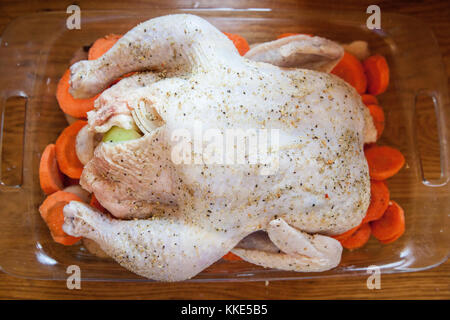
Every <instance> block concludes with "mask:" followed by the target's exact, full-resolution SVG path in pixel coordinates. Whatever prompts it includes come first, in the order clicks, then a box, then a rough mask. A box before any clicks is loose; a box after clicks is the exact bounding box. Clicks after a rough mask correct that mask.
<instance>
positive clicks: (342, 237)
mask: <svg viewBox="0 0 450 320" xmlns="http://www.w3.org/2000/svg"><path fill="white" fill-rule="evenodd" d="M360 226H361V225H360V224H359V225H357V226H356V227H354V228H352V229H350V230H347V231H345V232H344V233H341V234H337V235H335V236H332V237H333V238H334V239H336V240H338V241H344V240H346V239H348V238H350V237H351V236H352V234H354V233H355V232H356V230H358V229H359V227H360Z"/></svg>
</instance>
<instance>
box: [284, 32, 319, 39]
mask: <svg viewBox="0 0 450 320" xmlns="http://www.w3.org/2000/svg"><path fill="white" fill-rule="evenodd" d="M300 34H301V35H305V36H308V37H312V36H313V35H312V34H309V33H292V32H287V33H282V34H280V35H279V36H278V37H277V39H282V38H286V37H290V36H298V35H300Z"/></svg>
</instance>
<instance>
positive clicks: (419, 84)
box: [0, 9, 450, 281]
mask: <svg viewBox="0 0 450 320" xmlns="http://www.w3.org/2000/svg"><path fill="white" fill-rule="evenodd" d="M180 12H185V13H186V12H189V13H193V14H197V15H200V16H202V17H204V18H206V19H208V20H209V21H210V22H211V23H213V24H214V25H215V26H217V27H218V28H219V29H220V30H222V31H227V32H235V33H239V34H241V35H243V36H244V37H246V38H247V39H248V40H249V42H250V43H255V42H262V41H268V40H272V39H274V38H275V37H276V36H277V35H278V34H281V33H284V32H299V33H311V34H315V35H320V36H323V37H327V38H329V39H333V40H336V41H339V42H342V43H346V42H351V41H353V40H365V41H367V42H368V43H369V46H370V49H371V51H372V52H376V53H380V54H383V55H384V56H386V58H387V60H388V63H389V65H390V69H391V84H390V86H389V88H388V91H387V92H386V93H384V94H382V95H381V96H380V97H379V98H380V101H381V105H382V106H383V107H384V110H385V113H386V119H387V123H386V129H385V132H384V134H383V137H382V139H381V141H380V143H381V144H387V145H390V146H393V147H396V148H398V149H400V150H401V152H402V153H403V154H404V155H405V157H406V162H407V165H406V166H405V168H404V169H403V170H401V172H400V173H399V174H398V175H396V176H395V177H394V178H392V179H390V180H389V181H388V185H389V189H390V191H391V198H392V199H395V201H397V202H398V203H399V204H400V205H401V206H402V207H403V208H404V209H405V213H406V232H405V234H404V236H403V237H401V238H400V240H398V241H396V242H395V243H393V244H390V245H380V244H379V243H378V242H377V241H376V240H375V239H373V238H372V239H371V240H370V241H369V243H368V244H367V245H366V246H365V247H364V248H363V249H360V250H356V251H353V252H350V251H347V250H345V251H344V254H343V258H342V262H341V264H340V266H339V267H337V268H335V269H333V270H330V271H328V272H323V273H295V272H286V271H280V270H273V269H264V268H262V267H258V266H255V265H251V264H249V263H246V262H240V261H238V262H227V261H218V262H216V263H215V264H213V265H212V266H211V267H209V268H208V269H206V270H204V271H203V272H202V273H200V274H199V275H197V276H196V277H195V278H194V279H191V280H189V281H249V280H279V279H301V278H316V277H321V278H323V277H332V276H340V275H349V274H351V275H358V274H366V270H367V267H368V266H371V265H377V266H379V267H380V268H381V272H382V273H396V272H411V271H419V270H424V269H427V268H431V267H433V266H436V265H439V264H440V263H442V262H444V261H445V260H446V259H447V257H448V254H449V248H448V245H449V228H448V226H449V213H450V187H449V184H448V179H449V166H448V158H449V151H448V141H449V131H448V126H449V123H450V110H449V100H448V93H447V91H448V90H447V89H448V88H447V78H446V75H445V73H444V70H445V68H444V67H443V64H442V61H441V57H440V54H439V50H438V47H437V44H436V41H435V39H434V37H433V34H432V33H431V31H430V30H429V29H428V28H427V27H425V26H424V25H422V24H421V23H420V22H418V21H417V20H415V19H413V18H411V17H408V16H402V15H397V14H391V13H384V12H383V15H382V25H381V27H382V29H381V30H374V31H371V30H368V29H367V28H366V21H365V20H366V18H367V16H368V15H367V14H366V13H365V12H336V11H333V12H331V11H323V10H320V11H311V10H309V11H305V10H302V11H295V10H289V11H280V10H270V9H249V10H233V9H193V10H189V9H154V10H152V11H151V12H115V11H83V10H82V11H81V18H82V19H81V30H68V29H67V28H66V19H67V17H68V16H69V15H68V14H66V13H65V12H57V13H54V12H52V13H39V14H33V15H28V16H24V17H22V18H19V19H17V20H15V21H13V22H12V23H11V24H10V25H9V26H8V27H7V28H6V30H5V31H4V33H3V35H2V42H1V46H0V70H1V73H0V92H1V96H0V106H1V112H2V126H1V133H2V137H3V133H4V130H5V127H6V128H7V127H8V125H9V123H8V122H4V121H3V119H4V113H5V101H6V100H7V99H8V98H10V97H14V96H20V97H24V98H26V100H27V102H26V112H25V121H24V130H23V133H24V137H23V141H24V143H23V157H18V158H13V159H3V157H2V161H3V162H5V161H6V160H8V161H9V162H11V163H17V164H20V163H22V168H23V169H22V179H21V180H22V181H21V182H20V183H18V184H17V185H7V184H6V183H4V181H3V178H2V182H1V185H0V201H1V204H2V206H1V207H2V209H1V211H0V215H1V218H0V266H1V269H2V270H3V271H4V272H7V273H9V274H12V275H15V276H20V277H26V278H33V279H55V280H56V279H66V277H67V274H66V269H67V267H68V266H69V265H78V266H79V267H80V268H81V276H82V279H83V280H117V281H149V280H146V279H143V278H141V277H139V276H136V275H134V274H133V273H131V272H128V271H127V270H125V269H123V268H122V267H120V266H119V265H118V264H116V263H115V262H114V261H112V260H109V259H100V258H97V257H95V256H93V255H91V254H89V253H88V252H87V250H86V249H85V248H84V247H83V246H81V245H75V246H72V247H64V246H62V245H59V244H57V243H55V242H53V241H52V239H51V237H50V234H49V231H48V229H47V227H46V225H45V224H44V222H43V221H42V219H41V217H40V215H39V213H38V206H39V205H40V204H41V202H42V201H43V199H44V194H43V193H42V191H41V190H40V187H39V179H38V167H39V159H40V155H41V152H42V150H43V149H44V147H45V146H46V145H47V144H48V143H53V142H54V141H55V140H56V138H57V136H58V134H59V133H60V132H61V131H62V129H63V128H64V127H65V126H66V125H67V123H66V120H65V118H64V115H63V113H62V112H61V111H60V109H59V108H58V105H57V102H56V98H55V90H56V85H57V82H58V80H59V78H60V77H61V75H62V74H63V72H64V70H65V69H66V68H67V67H68V65H69V61H70V59H71V57H72V55H73V53H74V52H75V51H76V50H77V49H79V48H80V47H83V46H86V45H89V44H91V43H92V42H93V41H94V40H96V39H97V38H99V37H101V36H103V35H105V34H109V33H125V32H126V31H128V30H129V29H131V28H132V27H133V26H135V25H136V24H138V23H139V22H141V21H145V20H147V19H150V18H152V17H156V16H161V15H165V14H169V13H180ZM418 94H427V95H430V96H431V97H432V98H433V102H434V104H435V112H436V118H437V127H438V135H439V142H438V145H439V147H438V149H439V150H438V151H440V152H438V155H437V156H434V157H433V156H432V155H429V154H425V155H423V154H422V157H423V156H425V157H428V159H427V160H430V161H432V162H431V163H434V164H436V166H437V169H436V170H438V173H439V174H438V175H437V178H436V179H434V180H425V179H424V176H423V166H422V161H421V155H420V153H419V149H418V135H417V132H416V123H417V121H416V120H417V119H416V115H417V114H416V108H415V101H416V96H417V95H418ZM422 130H424V129H423V128H422ZM425 130H426V129H425ZM2 140H3V139H2ZM2 142H4V143H6V142H5V141H2ZM5 147H6V145H3V148H5ZM19 167H20V166H19ZM10 169H11V168H10ZM12 169H14V168H12Z"/></svg>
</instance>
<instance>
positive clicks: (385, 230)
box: [370, 201, 405, 243]
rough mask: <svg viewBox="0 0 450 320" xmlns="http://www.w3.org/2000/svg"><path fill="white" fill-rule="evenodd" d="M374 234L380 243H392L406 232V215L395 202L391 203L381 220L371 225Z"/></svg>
mask: <svg viewBox="0 0 450 320" xmlns="http://www.w3.org/2000/svg"><path fill="white" fill-rule="evenodd" d="M370 228H371V229H372V234H373V236H374V237H375V238H377V239H378V240H379V241H381V242H384V243H391V242H393V241H395V240H397V239H398V238H399V237H400V236H401V235H402V234H403V233H404V232H405V213H404V211H403V209H402V207H400V206H399V205H398V203H396V202H395V201H391V202H390V203H389V206H388V208H387V210H386V211H385V212H384V214H383V216H382V217H381V219H378V220H376V221H372V222H371V223H370Z"/></svg>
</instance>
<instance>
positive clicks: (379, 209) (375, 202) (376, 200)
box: [362, 180, 389, 223]
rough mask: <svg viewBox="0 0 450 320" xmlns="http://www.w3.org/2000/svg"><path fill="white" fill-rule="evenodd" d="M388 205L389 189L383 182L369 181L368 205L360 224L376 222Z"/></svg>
mask: <svg viewBox="0 0 450 320" xmlns="http://www.w3.org/2000/svg"><path fill="white" fill-rule="evenodd" d="M388 205H389V189H388V187H387V186H386V183H385V182H384V181H375V180H371V181H370V204H369V208H368V209H367V213H366V216H365V217H364V219H363V221H362V223H366V222H370V221H374V220H378V219H380V218H381V217H382V216H383V213H384V212H385V211H386V209H387V207H388Z"/></svg>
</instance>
